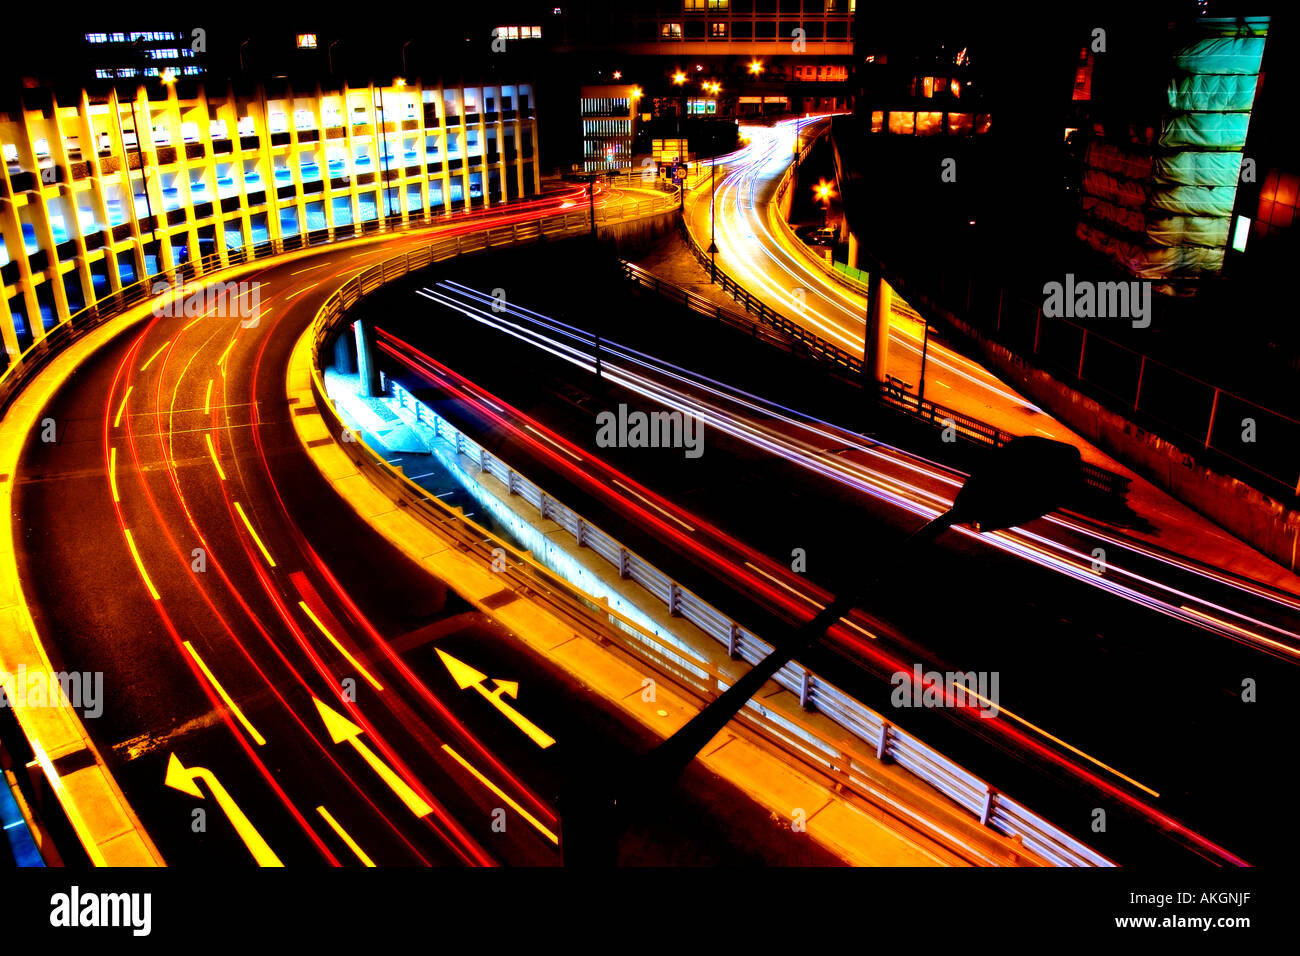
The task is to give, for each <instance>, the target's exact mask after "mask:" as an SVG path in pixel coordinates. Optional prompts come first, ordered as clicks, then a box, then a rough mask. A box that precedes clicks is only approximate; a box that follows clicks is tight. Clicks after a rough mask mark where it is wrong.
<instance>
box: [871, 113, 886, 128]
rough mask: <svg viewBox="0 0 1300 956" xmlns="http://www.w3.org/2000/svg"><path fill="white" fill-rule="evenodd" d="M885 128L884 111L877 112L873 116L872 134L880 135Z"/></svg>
mask: <svg viewBox="0 0 1300 956" xmlns="http://www.w3.org/2000/svg"><path fill="white" fill-rule="evenodd" d="M884 128H885V114H884V112H883V111H882V110H876V111H875V112H874V113H872V114H871V132H873V133H879V132H880V131H881V130H882V129H884Z"/></svg>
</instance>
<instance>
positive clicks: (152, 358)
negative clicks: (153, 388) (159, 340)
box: [140, 339, 172, 372]
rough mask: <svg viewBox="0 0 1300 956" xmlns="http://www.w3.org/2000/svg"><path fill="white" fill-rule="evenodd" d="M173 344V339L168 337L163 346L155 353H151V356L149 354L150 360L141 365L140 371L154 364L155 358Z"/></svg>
mask: <svg viewBox="0 0 1300 956" xmlns="http://www.w3.org/2000/svg"><path fill="white" fill-rule="evenodd" d="M171 344H172V343H171V340H170V339H168V340H167V341H166V342H164V343H163V344H162V348H160V349H158V351H157V352H154V353H153V355H150V356H149V361H147V362H145V363H144V364H143V365H141V366H140V371H142V372H143V371H144V370H145V369H147V368H148V367H149V366H150V365H152V364H153V360H154V359H156V358H157V357H158V356H160V355H162V354H163V352H165V351H166V350H167V346H169V345H171Z"/></svg>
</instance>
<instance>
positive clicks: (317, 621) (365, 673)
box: [298, 601, 384, 691]
mask: <svg viewBox="0 0 1300 956" xmlns="http://www.w3.org/2000/svg"><path fill="white" fill-rule="evenodd" d="M298 606H299V607H300V608H302V611H303V613H304V614H306V615H307V616H308V617H309V618H311V622H312V623H313V624H315V625H316V626H317V627H318V628H320V632H321V633H322V634H324V635H325V637H326V638H327V639H328V640H329V642H330V643H331V644H333V645H334V647H335V649H336V650H337V651H338V652H339V653H340V654H342V655H343V656H344V657H346V658H347V659H348V663H349V664H351V665H352V666H353V667H355V668H356V669H357V671H358V672H359V673H360V674H361V676H362V677H364V678H365V679H366V680H367V681H368V682H369V683H370V686H371V687H373V688H374V689H375V690H377V691H382V690H383V689H384V685H383V684H381V683H379V681H377V680H375V679H374V678H373V677H372V676H371V675H370V671H368V670H366V669H365V668H364V667H362V666H361V662H360V661H358V660H357V659H356V658H355V657H353V656H352V655H351V654H349V653H348V649H347V648H346V647H344V646H343V645H342V644H340V643H339V640H338V638H336V637H335V636H334V635H333V634H331V633H330V630H329V628H327V627H326V626H325V625H324V624H323V623H322V622H321V619H320V618H318V617H317V616H316V615H315V614H314V613H312V609H311V608H309V607H308V606H307V602H306V601H299V602H298Z"/></svg>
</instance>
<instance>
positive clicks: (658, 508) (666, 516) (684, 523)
mask: <svg viewBox="0 0 1300 956" xmlns="http://www.w3.org/2000/svg"><path fill="white" fill-rule="evenodd" d="M611 480H612V481H613V482H614V484H616V485H618V486H619V487H620V488H622V489H623V490H624V491H626V492H627V493H628V494H630V495H636V496H637V497H638V498H640V499H641V500H642V501H644V502H645V503H646V504H648V505H649V506H650V507H651V508H653V509H654V510H655V511H658V512H659V513H660V514H662V515H663V516H664V517H665V518H671V519H672V520H673V521H676V522H677V523H678V524H679V525H681V526H682V527H683V528H685V529H686V530H687V531H689V532H691V533H692V534H694V533H695V529H694V528H692V527H691V526H690V525H688V524H687V523H686V522H685V521H683V520H682V519H681V518H679V517H677V516H676V515H675V514H673V513H672V512H671V511H665V510H664V509H663V508H660V507H659V506H658V505H657V504H655V503H654V502H653V501H651V500H650V499H649V498H647V497H646V496H645V495H642V494H639V493H638V492H635V491H633V490H632V489H631V488H629V487H628V486H627V485H625V484H623V482H621V481H619V480H618V479H617V478H613V479H611Z"/></svg>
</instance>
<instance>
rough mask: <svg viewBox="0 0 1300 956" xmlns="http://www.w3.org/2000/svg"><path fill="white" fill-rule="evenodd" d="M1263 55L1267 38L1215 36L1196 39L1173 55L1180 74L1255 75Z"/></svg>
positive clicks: (1175, 66) (1175, 67)
mask: <svg viewBox="0 0 1300 956" xmlns="http://www.w3.org/2000/svg"><path fill="white" fill-rule="evenodd" d="M1263 55H1264V37H1262V36H1259V37H1215V38H1208V39H1204V40H1196V41H1194V42H1192V43H1189V44H1187V45H1186V46H1184V47H1182V48H1181V49H1179V50H1176V51H1175V52H1174V69H1176V70H1178V72H1180V73H1225V74H1241V75H1245V74H1255V73H1258V72H1259V61H1260V59H1261V58H1262V57H1263Z"/></svg>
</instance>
